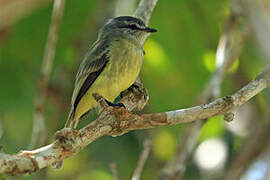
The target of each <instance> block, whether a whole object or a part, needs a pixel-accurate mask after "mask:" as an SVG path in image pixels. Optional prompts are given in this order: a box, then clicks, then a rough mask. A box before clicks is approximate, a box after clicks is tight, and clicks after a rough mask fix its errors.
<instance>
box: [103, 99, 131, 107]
mask: <svg viewBox="0 0 270 180" xmlns="http://www.w3.org/2000/svg"><path fill="white" fill-rule="evenodd" d="M105 101H106V103H107V104H108V105H109V106H112V107H123V108H126V106H125V105H124V104H123V103H112V102H110V101H108V100H106V99H105Z"/></svg>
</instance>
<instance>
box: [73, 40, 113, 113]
mask: <svg viewBox="0 0 270 180" xmlns="http://www.w3.org/2000/svg"><path fill="white" fill-rule="evenodd" d="M108 54H109V49H108V43H107V42H106V41H104V42H96V43H95V44H94V45H93V47H92V50H91V51H90V53H89V54H87V55H86V57H85V59H84V61H83V62H82V64H81V66H80V68H79V71H78V74H77V76H76V81H75V88H74V91H73V95H72V106H73V110H75V109H76V107H77V105H78V104H79V102H80V100H81V98H82V97H83V96H84V94H85V93H86V92H87V90H88V89H89V88H90V87H91V85H92V84H93V83H94V82H95V80H96V79H97V77H98V76H99V74H100V73H101V72H102V71H103V69H104V68H105V66H106V64H107V63H108V61H109V56H108Z"/></svg>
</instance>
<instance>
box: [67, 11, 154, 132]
mask: <svg viewBox="0 0 270 180" xmlns="http://www.w3.org/2000/svg"><path fill="white" fill-rule="evenodd" d="M156 31H157V30H156V29H153V28H149V27H146V25H145V24H144V22H143V21H142V20H140V19H138V18H135V17H132V16H120V17H116V18H113V19H111V20H109V21H108V22H107V23H106V24H105V25H104V26H103V27H102V28H101V30H100V31H99V35H98V39H97V41H96V42H95V43H94V44H93V46H92V47H91V48H90V49H89V51H88V52H87V54H86V56H85V58H84V60H83V61H82V63H81V65H80V67H79V70H78V73H77V76H76V81H75V87H74V91H73V95H72V100H71V105H72V107H71V110H70V114H69V117H68V120H67V123H66V125H65V127H67V128H74V129H75V128H76V126H77V124H78V121H79V119H80V118H81V117H82V116H83V115H84V114H86V113H88V112H89V111H90V110H91V109H93V108H95V107H97V105H98V104H97V102H96V100H95V99H94V98H93V96H92V95H93V93H98V94H99V95H101V96H102V97H103V98H105V99H106V100H107V101H108V103H109V104H112V103H110V102H113V101H114V100H115V98H116V97H117V96H118V95H119V94H120V93H121V92H122V91H124V90H126V89H128V88H129V87H130V86H131V85H132V84H133V83H134V82H135V80H136V78H137V76H138V75H139V72H140V69H141V66H142V61H143V56H144V50H143V48H142V46H143V42H144V39H145V37H146V36H147V35H148V34H149V33H152V32H156Z"/></svg>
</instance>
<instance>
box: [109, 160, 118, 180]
mask: <svg viewBox="0 0 270 180" xmlns="http://www.w3.org/2000/svg"><path fill="white" fill-rule="evenodd" d="M110 170H111V172H112V175H113V177H114V180H120V178H119V174H118V170H117V164H116V163H115V162H113V163H111V164H110Z"/></svg>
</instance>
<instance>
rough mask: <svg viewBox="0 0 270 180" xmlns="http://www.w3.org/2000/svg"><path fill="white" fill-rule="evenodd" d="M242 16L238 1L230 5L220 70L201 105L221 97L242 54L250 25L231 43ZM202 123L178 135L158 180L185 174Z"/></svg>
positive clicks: (220, 47) (219, 55)
mask: <svg viewBox="0 0 270 180" xmlns="http://www.w3.org/2000/svg"><path fill="white" fill-rule="evenodd" d="M241 14H242V12H241V7H240V5H239V0H236V1H234V2H233V4H232V7H231V12H230V16H229V19H228V21H227V23H226V26H225V30H224V34H223V35H222V36H221V38H220V41H219V44H218V48H217V53H216V61H217V62H220V63H219V67H218V69H217V70H216V72H215V73H214V74H213V75H212V77H211V79H210V81H209V83H208V84H207V85H206V88H205V90H204V91H203V93H202V95H201V98H200V100H199V102H200V103H206V102H209V101H211V100H213V99H214V98H217V97H219V96H220V91H221V90H220V88H221V83H222V80H223V79H224V76H225V74H226V71H227V70H228V69H229V67H230V66H231V65H232V63H233V62H234V61H235V60H236V59H237V57H239V54H240V52H241V51H242V48H243V45H244V42H245V41H246V39H247V37H248V35H249V33H250V27H249V25H245V26H244V28H243V30H242V31H241V33H240V38H239V40H238V42H235V43H233V39H234V37H235V31H236V30H237V28H238V26H239V25H238V23H239V22H238V21H239V17H240V16H241ZM205 122H206V120H205V119H202V120H199V121H196V122H194V123H191V124H189V125H188V126H187V127H186V129H185V132H184V134H182V135H181V142H180V144H179V146H178V148H177V151H176V154H175V155H174V156H173V157H172V158H171V160H170V161H169V162H168V163H167V164H166V165H165V166H164V168H163V170H162V171H161V174H160V177H159V179H161V180H167V179H173V178H176V177H178V179H181V177H182V176H183V174H184V172H185V170H186V165H187V162H188V160H189V158H190V156H191V154H192V152H193V150H194V148H195V146H196V142H197V139H198V137H199V135H200V129H201V128H202V126H203V125H204V123H205Z"/></svg>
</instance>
